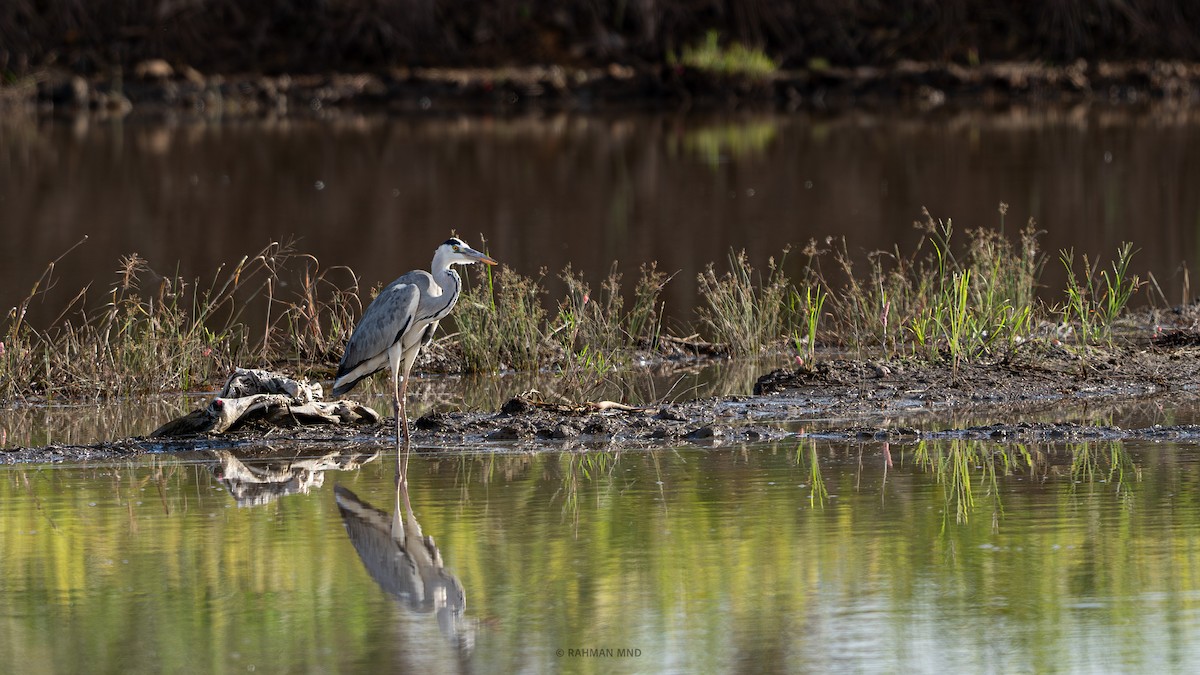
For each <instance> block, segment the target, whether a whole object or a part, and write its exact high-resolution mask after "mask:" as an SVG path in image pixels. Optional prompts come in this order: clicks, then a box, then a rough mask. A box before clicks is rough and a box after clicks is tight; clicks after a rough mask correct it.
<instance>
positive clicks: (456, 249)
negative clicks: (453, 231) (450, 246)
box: [454, 244, 458, 253]
mask: <svg viewBox="0 0 1200 675" xmlns="http://www.w3.org/2000/svg"><path fill="white" fill-rule="evenodd" d="M454 252H455V253H458V244H455V245H454Z"/></svg>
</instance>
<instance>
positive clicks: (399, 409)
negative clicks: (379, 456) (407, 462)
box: [392, 368, 406, 483]
mask: <svg viewBox="0 0 1200 675" xmlns="http://www.w3.org/2000/svg"><path fill="white" fill-rule="evenodd" d="M399 375H400V369H399V368H392V412H393V413H395V415H396V482H397V483H403V482H405V480H406V477H405V475H404V469H403V468H402V467H401V466H400V420H401V419H403V415H404V408H403V406H402V405H401V402H402V401H403V400H404V399H402V398H401V395H400V389H399V384H400V383H399V381H398V380H399Z"/></svg>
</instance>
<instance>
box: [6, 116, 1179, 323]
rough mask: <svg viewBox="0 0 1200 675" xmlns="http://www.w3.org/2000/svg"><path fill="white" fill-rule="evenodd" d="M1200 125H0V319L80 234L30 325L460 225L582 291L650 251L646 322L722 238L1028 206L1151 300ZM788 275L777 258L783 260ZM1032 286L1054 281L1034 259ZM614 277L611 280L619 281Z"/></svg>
mask: <svg viewBox="0 0 1200 675" xmlns="http://www.w3.org/2000/svg"><path fill="white" fill-rule="evenodd" d="M1198 177H1200V113H1197V112H1196V111H1193V110H1189V109H1178V110H1177V109H1173V108H1164V107H1158V108H1152V109H1147V110H1134V109H1129V108H1121V109H1102V108H1088V107H1079V108H1072V109H1054V110H1026V109H1012V110H1006V111H969V112H952V111H932V112H912V113H897V114H891V113H889V114H879V113H871V112H852V113H846V114H839V115H813V114H797V115H790V116H778V115H754V116H751V115H741V116H733V117H707V116H706V117H699V116H667V115H630V116H623V117H618V118H607V117H584V116H575V115H565V114H562V115H550V116H527V117H520V118H514V119H498V118H489V117H430V118H384V117H372V118H364V117H353V116H346V117H341V118H338V119H334V120H328V121H317V120H274V121H252V120H240V121H215V122H212V121H210V122H179V123H170V124H163V123H160V122H151V121H137V120H133V121H127V122H123V123H122V122H108V121H105V122H98V121H88V120H81V121H78V122H76V123H74V124H67V123H54V122H42V123H38V124H36V125H35V124H33V123H32V122H30V123H24V124H22V123H15V122H11V121H10V122H8V123H5V124H4V125H3V126H0V240H2V241H3V242H4V245H3V246H0V265H2V266H3V269H4V270H5V271H4V281H5V283H3V284H0V307H4V308H8V307H11V306H13V305H14V304H15V303H16V302H17V300H18V299H19V298H20V297H22V296H23V295H24V294H25V293H26V292H27V291H28V289H29V287H30V285H31V284H32V282H33V280H35V279H36V278H37V277H38V275H39V274H40V272H41V271H42V269H43V267H44V266H45V264H46V263H47V262H49V261H50V260H52V259H54V258H55V257H56V256H58V255H59V254H60V253H61V252H62V251H64V250H66V249H67V248H68V247H69V246H71V245H72V244H74V243H75V242H76V241H78V240H79V238H80V237H81V236H82V235H84V234H89V235H91V237H92V238H91V240H90V241H89V242H88V243H87V244H85V246H84V247H83V248H82V249H80V250H78V251H76V252H75V253H72V254H71V256H70V257H69V258H68V259H67V262H66V264H65V265H63V266H62V267H60V269H59V270H58V277H59V279H60V282H59V285H58V288H57V289H56V291H55V292H54V293H53V294H52V295H51V296H50V297H49V298H47V299H46V300H45V302H44V304H43V305H41V306H38V305H35V306H34V308H33V310H32V311H33V312H34V313H36V314H37V315H38V316H33V317H31V319H33V320H34V321H35V322H36V321H38V320H39V319H40V320H41V321H43V322H44V321H47V320H49V319H50V318H53V316H54V315H55V314H57V310H58V309H59V307H60V306H61V304H62V303H65V302H66V300H67V299H69V298H70V297H71V296H73V295H74V293H75V291H76V290H77V289H79V288H80V287H82V286H83V285H85V284H87V283H90V282H96V283H97V286H96V288H95V289H94V290H95V291H97V292H96V293H95V294H94V295H93V298H94V299H98V298H99V296H100V295H102V294H103V291H104V290H105V288H106V286H107V284H108V283H109V282H110V280H111V279H112V270H113V269H115V267H116V262H117V259H118V257H119V256H120V255H122V254H125V253H129V252H133V251H137V252H139V253H141V254H142V255H143V256H145V257H147V258H148V259H149V260H150V262H151V264H152V266H155V267H156V268H157V269H159V270H161V271H163V272H164V273H173V272H175V271H176V265H178V270H177V271H178V273H180V274H182V275H184V276H185V277H188V278H194V277H197V276H203V277H206V278H208V277H210V276H211V275H212V273H213V272H214V271H215V269H216V268H217V265H219V264H220V263H228V262H231V261H235V260H236V259H238V258H239V257H240V256H242V255H245V254H251V253H253V252H255V251H257V250H258V249H259V248H261V246H263V245H264V244H265V243H266V242H268V241H270V240H276V239H281V238H286V237H288V236H289V235H297V236H299V237H301V238H302V239H301V243H300V246H301V248H302V249H303V250H306V251H309V252H312V253H314V254H316V255H317V256H318V257H319V258H320V259H321V261H322V262H323V263H324V265H325V266H326V267H329V266H333V265H348V266H350V267H352V268H353V269H354V270H355V271H357V272H358V273H359V274H360V275H361V276H362V279H363V281H364V283H365V284H366V285H367V286H370V285H373V284H375V283H378V282H381V281H386V280H390V279H392V278H394V277H395V276H396V275H397V274H398V273H399V272H403V271H405V270H408V269H412V268H415V267H418V266H425V265H427V264H428V258H429V256H430V251H432V249H433V246H434V245H435V244H436V243H437V242H439V241H441V240H443V239H444V238H445V237H446V236H447V233H448V232H449V231H450V230H451V229H457V230H458V231H459V232H460V233H462V234H463V235H464V236H469V237H471V238H472V241H475V240H476V238H477V236H478V235H479V234H480V233H482V234H483V235H484V236H485V237H486V238H487V240H488V242H489V248H490V250H491V251H492V252H493V253H494V254H495V256H496V257H497V258H499V259H501V260H502V261H503V262H505V263H507V264H509V265H511V266H513V267H515V268H516V269H518V270H520V271H522V272H524V273H527V274H534V273H536V272H537V270H538V269H539V268H541V267H546V268H548V269H549V270H550V272H551V273H554V272H557V271H558V270H559V269H561V268H562V267H563V266H565V265H566V264H568V263H570V264H572V265H573V266H574V267H575V268H576V269H580V270H583V271H584V272H585V273H587V274H588V275H590V276H591V277H593V278H594V279H595V278H598V277H599V276H601V275H602V274H603V273H604V272H606V271H607V270H608V268H609V266H610V264H611V263H612V261H614V260H617V261H619V262H620V268H621V269H622V270H624V271H626V272H627V273H628V275H629V276H633V275H634V274H635V273H636V270H637V268H638V266H639V265H640V264H641V263H643V262H645V261H650V260H657V261H659V262H660V264H661V268H662V269H666V270H669V271H674V270H679V271H680V272H681V274H680V275H679V276H678V277H677V278H676V281H675V282H673V283H672V284H670V285H669V286H668V293H667V295H666V298H667V301H668V312H669V313H671V314H672V315H673V316H675V317H680V318H690V312H689V310H690V308H691V307H692V306H693V305H694V304H695V303H696V301H697V298H696V296H695V293H696V290H695V284H694V283H693V281H692V280H693V279H694V275H695V273H696V272H697V271H699V270H700V269H702V267H703V266H704V265H705V264H706V263H708V262H710V261H716V262H721V261H723V260H724V258H725V255H726V253H727V252H728V250H729V249H730V248H731V247H734V248H746V249H747V250H748V251H749V253H750V254H751V256H752V259H753V260H754V261H755V262H756V263H758V264H761V263H762V262H765V260H766V258H767V257H768V256H770V255H777V254H778V253H779V251H780V250H781V248H782V247H783V246H784V245H785V244H787V243H795V244H803V243H804V242H805V241H807V240H808V239H810V238H812V237H817V238H820V237H824V236H827V235H844V236H845V237H846V238H847V240H848V241H849V245H850V247H851V249H852V250H856V249H860V248H869V249H875V248H888V247H891V246H892V245H893V244H896V243H899V244H901V245H902V246H904V247H906V246H908V245H909V244H911V243H912V241H913V240H914V232H913V231H912V229H911V227H910V223H911V222H912V221H913V220H914V219H915V218H916V217H917V216H918V215H919V213H920V209H921V207H922V206H928V207H929V209H930V210H931V211H932V212H933V213H934V215H936V216H941V217H949V218H953V219H954V221H955V222H956V223H957V224H959V225H960V226H978V225H995V224H997V223H998V222H999V216H998V214H997V213H996V206H997V204H998V203H999V202H1000V201H1002V200H1003V201H1006V202H1008V203H1009V204H1011V205H1012V208H1011V210H1010V211H1009V215H1008V223H1007V224H1006V225H1007V226H1008V227H1012V228H1013V229H1015V228H1016V227H1018V226H1020V225H1022V224H1023V223H1024V221H1025V219H1026V218H1027V217H1029V216H1033V217H1035V218H1036V219H1037V220H1038V222H1039V223H1040V225H1041V226H1042V227H1043V228H1045V229H1046V230H1047V231H1048V234H1047V235H1046V238H1045V244H1046V247H1047V248H1048V249H1049V250H1056V249H1058V248H1063V247H1074V248H1075V249H1076V251H1077V252H1079V253H1082V252H1088V253H1090V254H1092V255H1093V256H1094V255H1104V256H1109V255H1111V253H1112V252H1113V251H1114V250H1115V249H1116V247H1117V245H1118V244H1119V243H1120V242H1121V241H1123V240H1133V241H1134V242H1136V244H1137V245H1138V246H1139V247H1140V249H1141V252H1140V253H1139V254H1138V257H1137V258H1136V259H1135V268H1136V269H1137V270H1138V271H1145V270H1151V271H1153V273H1154V274H1155V276H1156V277H1157V278H1158V280H1159V281H1160V283H1161V284H1162V286H1163V288H1164V290H1165V291H1166V292H1167V295H1168V297H1169V299H1170V300H1171V301H1172V302H1178V301H1179V300H1180V297H1179V294H1180V292H1181V284H1182V275H1181V274H1180V269H1181V268H1180V265H1181V263H1185V262H1186V263H1188V264H1192V263H1194V261H1195V260H1196V259H1197V258H1200V252H1198V250H1197V246H1198V241H1200V240H1198V238H1197V230H1198V229H1200V192H1197V191H1195V190H1193V189H1191V187H1192V186H1193V185H1195V184H1196V182H1197V178H1198ZM793 262H794V264H799V256H794V259H793ZM1048 272H1049V274H1050V277H1049V281H1048V283H1050V284H1051V285H1056V283H1057V282H1056V281H1055V279H1057V278H1058V277H1057V275H1058V270H1057V269H1056V267H1055V265H1050V266H1049V269H1048ZM627 278H628V277H627Z"/></svg>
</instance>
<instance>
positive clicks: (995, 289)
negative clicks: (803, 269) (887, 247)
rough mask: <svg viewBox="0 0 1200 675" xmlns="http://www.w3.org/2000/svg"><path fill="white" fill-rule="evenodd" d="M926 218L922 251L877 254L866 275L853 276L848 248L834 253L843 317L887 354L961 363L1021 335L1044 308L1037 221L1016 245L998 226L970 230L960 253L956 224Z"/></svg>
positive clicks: (1042, 260)
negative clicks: (842, 279) (842, 282)
mask: <svg viewBox="0 0 1200 675" xmlns="http://www.w3.org/2000/svg"><path fill="white" fill-rule="evenodd" d="M1001 208H1002V210H1006V206H1005V205H1001ZM924 216H925V218H924V220H923V221H920V222H918V223H916V226H917V227H918V228H920V229H921V230H922V231H923V232H924V233H925V236H924V238H923V239H922V241H921V244H920V245H919V246H918V248H917V250H916V251H915V252H914V253H913V254H912V255H910V256H903V255H901V254H900V253H899V252H898V251H895V250H893V251H891V252H887V253H884V252H877V253H874V254H872V255H871V256H869V264H870V267H869V269H868V271H867V275H866V278H865V279H862V278H859V277H857V276H855V274H854V269H853V263H852V262H851V259H850V255H849V254H848V253H847V252H846V250H845V248H844V247H843V248H842V249H841V250H840V251H837V252H836V254H835V257H836V260H837V262H838V263H839V265H840V267H841V269H842V271H843V272H844V273H845V275H846V277H847V278H848V282H847V283H846V286H845V290H844V292H843V293H841V294H839V295H837V296H835V298H834V304H835V306H836V312H835V314H836V315H837V316H838V317H839V320H840V323H842V324H843V325H844V326H846V327H847V328H849V329H851V330H852V331H853V334H855V335H860V336H862V339H864V340H872V341H874V342H875V343H876V344H877V345H878V346H879V347H880V348H882V349H883V350H884V351H885V353H888V354H892V353H896V352H898V351H908V352H910V353H913V354H924V355H925V356H927V357H929V358H932V359H935V360H936V359H940V358H942V357H943V356H945V357H948V358H949V359H950V360H951V361H952V362H953V363H954V364H956V365H957V364H958V363H960V362H961V361H962V360H963V359H965V358H971V357H974V356H978V355H980V354H983V353H986V352H988V351H989V350H991V349H993V348H994V347H996V346H997V345H1003V346H1012V345H1013V344H1014V343H1017V342H1020V341H1023V340H1024V339H1025V338H1026V337H1027V336H1028V333H1029V331H1030V329H1031V328H1032V325H1033V321H1034V320H1035V318H1036V317H1037V316H1038V314H1039V307H1038V301H1037V295H1036V289H1037V284H1038V279H1039V277H1040V275H1041V271H1042V268H1043V267H1044V265H1045V256H1044V255H1043V254H1042V253H1041V251H1040V249H1039V246H1038V241H1037V239H1038V235H1039V234H1040V233H1039V231H1038V230H1037V229H1036V227H1035V225H1034V223H1033V222H1032V221H1030V223H1029V224H1028V225H1027V226H1026V228H1025V229H1024V230H1022V231H1021V233H1020V235H1019V240H1018V242H1016V243H1014V242H1012V241H1010V240H1008V239H1007V238H1005V237H1004V236H1003V235H1001V234H1000V233H999V232H998V231H996V230H988V229H978V230H971V231H969V232H968V241H967V245H966V249H965V251H963V252H962V253H961V254H956V253H955V250H954V248H953V246H952V245H951V240H952V238H953V235H954V227H953V223H952V222H951V221H950V220H946V221H941V220H935V219H934V218H933V217H932V216H930V215H929V213H928V211H926V212H924Z"/></svg>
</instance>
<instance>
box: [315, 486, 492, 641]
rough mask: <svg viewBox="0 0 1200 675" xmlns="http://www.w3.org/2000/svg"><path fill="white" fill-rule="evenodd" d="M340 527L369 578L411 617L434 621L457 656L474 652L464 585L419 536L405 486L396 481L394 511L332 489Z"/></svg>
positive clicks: (432, 546)
mask: <svg viewBox="0 0 1200 675" xmlns="http://www.w3.org/2000/svg"><path fill="white" fill-rule="evenodd" d="M333 494H334V499H336V500H337V506H338V511H339V512H341V514H342V524H343V525H345V526H346V534H348V535H349V536H350V542H351V543H352V544H353V545H354V550H355V551H356V552H357V553H358V557H359V559H360V560H362V564H363V567H365V568H366V569H367V573H368V574H370V575H371V578H372V579H374V580H375V583H377V584H379V587H380V588H382V589H383V590H384V591H385V592H387V593H388V594H390V595H392V596H394V597H395V598H397V599H398V600H400V601H401V602H402V603H403V604H404V606H405V607H407V608H408V609H409V610H410V611H413V612H416V613H420V614H428V613H433V614H434V615H435V616H436V618H437V623H438V628H440V629H441V632H442V635H444V636H445V637H446V639H447V640H448V641H449V642H450V644H451V646H453V647H454V648H455V649H456V650H457V651H458V652H459V654H460V655H467V654H469V653H470V652H471V650H472V649H473V648H474V646H475V626H474V624H473V623H471V622H470V621H468V620H467V619H466V618H465V617H464V615H463V612H464V610H465V609H466V604H467V599H466V594H465V593H464V592H463V587H462V583H460V582H459V580H458V577H456V576H454V575H453V574H451V573H450V572H449V571H447V570H446V568H445V567H444V566H443V563H442V554H441V552H440V551H439V550H438V547H437V545H436V544H435V543H434V541H433V537H430V536H426V535H424V534H423V533H422V532H421V524H420V523H418V522H417V518H416V516H415V515H414V514H413V510H412V505H411V503H410V502H409V499H408V483H407V482H405V481H401V480H397V481H396V503H395V511H393V512H392V513H391V514H388V513H387V512H386V511H382V510H380V509H377V508H375V507H374V506H371V505H370V504H368V503H366V502H364V501H363V500H361V499H359V498H358V496H357V495H355V494H354V493H353V492H351V491H350V490H348V489H346V488H344V487H342V486H341V485H336V486H334V488H333Z"/></svg>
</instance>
